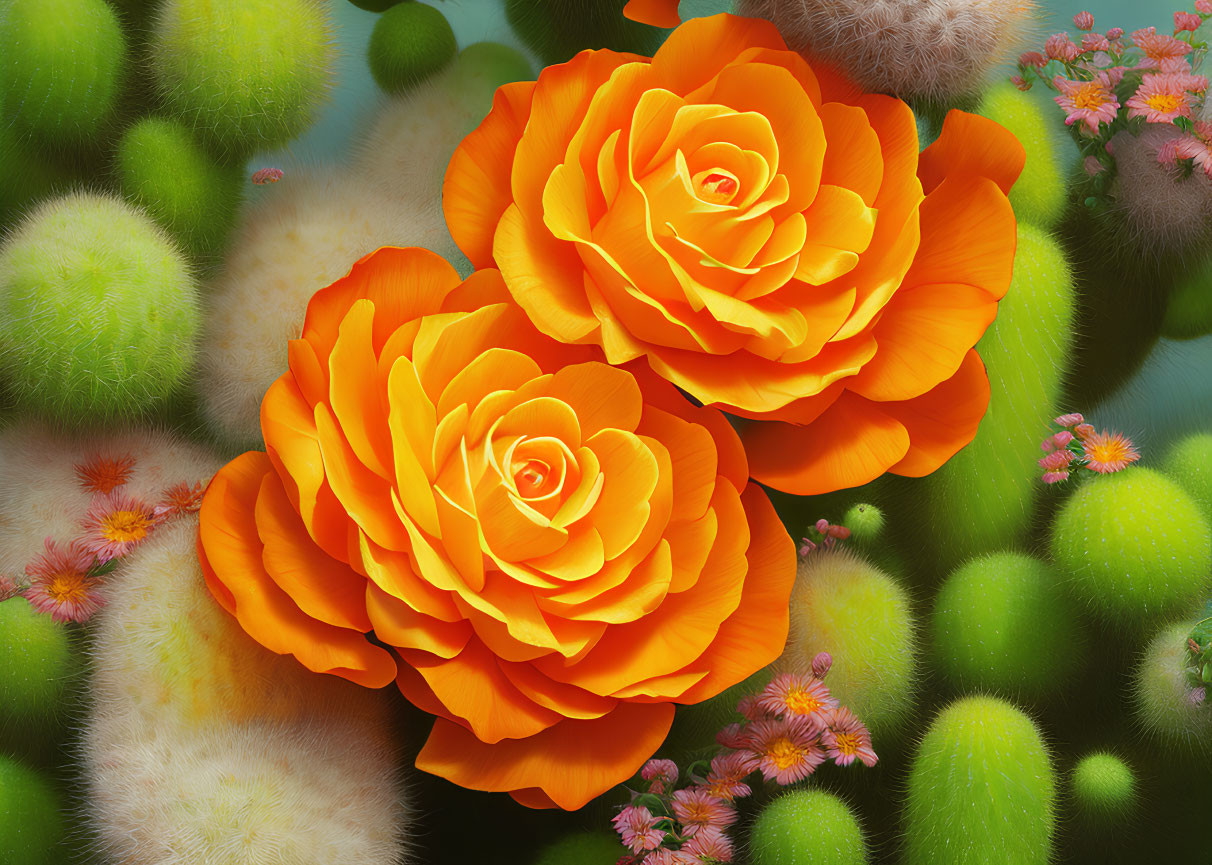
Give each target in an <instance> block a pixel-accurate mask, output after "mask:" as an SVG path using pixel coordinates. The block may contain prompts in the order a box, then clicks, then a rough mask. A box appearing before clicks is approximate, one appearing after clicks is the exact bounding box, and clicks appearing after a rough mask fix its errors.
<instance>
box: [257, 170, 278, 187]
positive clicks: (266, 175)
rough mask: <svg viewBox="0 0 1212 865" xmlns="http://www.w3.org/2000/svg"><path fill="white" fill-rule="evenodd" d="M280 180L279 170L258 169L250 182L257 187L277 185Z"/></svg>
mask: <svg viewBox="0 0 1212 865" xmlns="http://www.w3.org/2000/svg"><path fill="white" fill-rule="evenodd" d="M281 179H282V169H281V168H258V169H257V170H256V171H254V172H253V176H252V182H253V183H255V184H257V186H264V185H265V184H267V183H277V182H278V181H279V180H281Z"/></svg>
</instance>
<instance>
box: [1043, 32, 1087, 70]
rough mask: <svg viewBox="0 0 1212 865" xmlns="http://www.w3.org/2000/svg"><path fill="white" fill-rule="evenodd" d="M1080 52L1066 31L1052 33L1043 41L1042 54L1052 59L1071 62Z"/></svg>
mask: <svg viewBox="0 0 1212 865" xmlns="http://www.w3.org/2000/svg"><path fill="white" fill-rule="evenodd" d="M1081 53H1082V50H1081V49H1080V48H1078V47H1077V45H1075V44H1074V42H1073V40H1072V39H1070V38H1069V34H1068V33H1054V34H1052V35H1051V36H1049V37H1048V40H1047V41H1046V42H1044V54H1046V55H1048V57H1049V58H1051V59H1052V60H1060V61H1061V62H1063V63H1072V62H1073V61H1074V60H1076V59H1077V58H1078V55H1080V54H1081Z"/></svg>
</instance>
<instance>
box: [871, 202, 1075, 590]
mask: <svg viewBox="0 0 1212 865" xmlns="http://www.w3.org/2000/svg"><path fill="white" fill-rule="evenodd" d="M1018 244H1019V245H1018V254H1017V256H1016V257H1015V263H1014V280H1013V282H1012V284H1011V286H1010V290H1009V291H1008V292H1007V293H1006V296H1005V298H1003V300H1002V301H1001V303H1000V305H999V308H998V314H997V319H996V320H995V321H994V322H993V324H992V325H991V326H990V327H989V330H988V331H986V333H985V335H984V336H983V337H982V338H981V340H980V342H979V343H977V350H978V351H979V352H980V356H981V359H982V360H983V361H984V363H985V367H986V368H987V370H988V373H989V384H990V389H991V394H990V398H989V410H988V413H987V414H986V415H985V418H984V420H983V421H981V426H980V430H979V431H978V432H977V434H976V439H975V440H974V441H973V442H972V443H971V444H970V445H968V446H967V447H966V448H964V449H963V450H961V451H960V452H959V453H958V454H956V455H955V456H954V457H952V458H951V459H950V460H949V461H948V462H947V463H946V464H945V465H944V466H943V467H942V468H940V469H939V470H938V471H936V472H934V473H933V474H931V475H929V476H927V477H926V478H924V479H921V480H917V481H905V482H901V483H898V484H896V485H895V489H896V490H897V492H898V493H899V498H898V500H897V501H896V502H895V504H896V506H897V510H896V513H895V514H894V516H895V517H896V518H897V521H898V522H902V523H903V525H902V526H899V527H898V534H899V533H900V532H902V531H903V532H908V533H910V534H911V535H912V536H913V540H912V541H911V543H913V544H916V545H918V546H921V547H924V548H925V549H924V550H923V552H924V554H925V555H924V556H922V557H921V558H922V559H924V560H925V561H927V562H933V563H934V564H935V566H936V567H937V569H938V570H937V574H938V576H941V575H942V574H943V573H946V572H947V571H949V570H951V569H952V568H954V567H955V566H956V565H958V564H959V563H960V562H962V561H964V560H966V559H969V558H972V557H973V556H976V555H980V554H981V553H989V552H994V551H997V550H1005V549H1014V548H1016V547H1018V546H1020V545H1021V544H1023V543H1024V541H1025V539H1026V538H1027V536H1028V534H1029V529H1030V525H1031V516H1032V506H1033V502H1034V500H1035V497H1036V495H1037V493H1038V492H1039V490H1040V489H1041V488H1042V484H1041V482H1040V469H1039V466H1038V465H1037V464H1036V460H1037V459H1038V458H1039V456H1040V449H1039V442H1040V440H1041V439H1042V438H1043V437H1044V436H1045V435H1046V434H1047V432H1048V426H1049V423H1050V421H1051V418H1052V417H1053V416H1054V415H1056V414H1059V411H1057V405H1058V400H1059V398H1060V390H1061V379H1062V376H1063V371H1064V368H1065V362H1066V360H1065V359H1066V355H1067V353H1068V351H1069V345H1070V342H1071V339H1072V332H1073V308H1074V306H1073V305H1074V300H1073V284H1072V278H1071V269H1070V266H1069V263H1068V262H1067V261H1066V259H1065V255H1064V252H1063V251H1062V250H1061V248H1060V247H1059V246H1058V245H1057V243H1056V241H1054V240H1053V239H1052V238H1051V237H1050V236H1049V235H1048V234H1046V233H1044V232H1043V231H1042V230H1040V229H1038V228H1035V227H1033V226H1030V225H1020V226H1019V230H1018Z"/></svg>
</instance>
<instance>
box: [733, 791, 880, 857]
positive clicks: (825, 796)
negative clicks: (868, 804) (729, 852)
mask: <svg viewBox="0 0 1212 865" xmlns="http://www.w3.org/2000/svg"><path fill="white" fill-rule="evenodd" d="M749 852H750V855H751V857H752V859H753V865H864V863H866V862H867V845H866V842H865V841H864V840H863V830H862V827H860V826H859V822H858V819H857V818H856V817H855V816H854V812H852V811H851V810H850V808H849V807H847V805H846V803H845V802H843V801H842V800H841V799H839V798H838V797H837V796H835V795H833V794H832V793H827V792H825V791H824V790H793V791H792V792H789V793H784V794H783V795H782V796H779V797H778V798H777V799H775V800H774V801H773V802H771V803H770V804H769V805H767V806H766V807H765V808H763V809H762V813H761V814H759V815H758V818H757V820H756V821H755V822H754V824H753V829H752V830H751V831H750V834H749Z"/></svg>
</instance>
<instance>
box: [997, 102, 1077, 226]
mask: <svg viewBox="0 0 1212 865" xmlns="http://www.w3.org/2000/svg"><path fill="white" fill-rule="evenodd" d="M977 113H978V114H982V115H984V116H985V117H988V118H989V119H990V120H995V121H997V122H998V123H1000V124H1001V125H1002V126H1005V127H1006V128H1007V129H1009V130H1010V131H1011V132H1013V133H1014V135H1015V137H1016V138H1018V140H1019V141H1020V142H1022V145H1023V148H1024V149H1025V150H1026V151H1027V162H1026V165H1024V166H1023V173H1022V174H1021V175H1020V176H1019V178H1018V181H1017V182H1016V183H1015V184H1014V188H1013V189H1011V190H1010V204H1011V205H1013V206H1014V215H1015V216H1017V217H1018V219H1019V220H1020V221H1022V222H1027V223H1030V224H1031V225H1035V226H1038V227H1039V228H1044V229H1050V228H1054V227H1055V226H1056V224H1057V223H1058V222H1059V221H1060V218H1061V215H1062V214H1063V213H1064V210H1065V205H1066V203H1067V202H1068V196H1067V193H1066V187H1065V178H1064V176H1063V175H1062V174H1061V168H1060V164H1059V162H1058V160H1057V158H1056V143H1055V142H1054V140H1053V134H1054V133H1053V129H1054V128H1055V123H1054V122H1053V118H1052V117H1050V116H1047V115H1045V113H1044V111H1043V109H1042V107H1041V105H1040V103H1039V100H1037V99H1034V98H1033V97H1031V96H1030V95H1028V94H1026V93H1023V92H1022V91H1021V90H1019V89H1018V88H1017V87H1015V86H1014V85H1013V84H1011V83H1009V82H1002V83H999V84H995V85H993V86H992V87H990V88H989V90H988V91H986V92H985V95H984V98H983V99H982V100H981V103H980V106H979V107H978V108H977Z"/></svg>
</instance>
